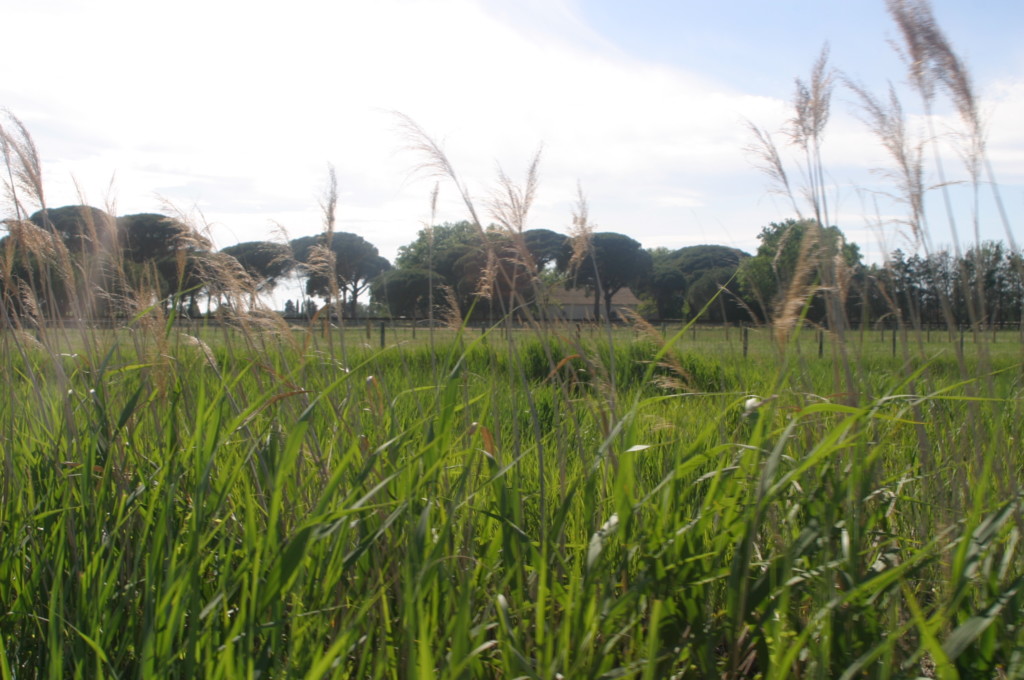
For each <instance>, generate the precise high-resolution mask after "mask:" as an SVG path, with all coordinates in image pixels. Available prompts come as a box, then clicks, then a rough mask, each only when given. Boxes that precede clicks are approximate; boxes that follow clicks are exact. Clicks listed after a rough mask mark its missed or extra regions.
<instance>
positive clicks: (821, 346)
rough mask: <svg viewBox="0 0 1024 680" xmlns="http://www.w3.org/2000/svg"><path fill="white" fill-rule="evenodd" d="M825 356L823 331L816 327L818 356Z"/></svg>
mask: <svg viewBox="0 0 1024 680" xmlns="http://www.w3.org/2000/svg"><path fill="white" fill-rule="evenodd" d="M823 356H825V331H823V330H821V329H820V328H819V329H818V358H819V359H820V358H822V357H823Z"/></svg>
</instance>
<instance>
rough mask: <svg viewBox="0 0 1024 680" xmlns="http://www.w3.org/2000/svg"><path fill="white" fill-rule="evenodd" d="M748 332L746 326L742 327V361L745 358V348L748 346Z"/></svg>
mask: <svg viewBox="0 0 1024 680" xmlns="http://www.w3.org/2000/svg"><path fill="white" fill-rule="evenodd" d="M749 331H750V329H749V328H747V327H746V326H743V358H744V359H746V358H747V348H748V347H749V345H750V336H749Z"/></svg>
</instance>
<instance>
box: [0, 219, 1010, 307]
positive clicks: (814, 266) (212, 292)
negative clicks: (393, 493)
mask: <svg viewBox="0 0 1024 680" xmlns="http://www.w3.org/2000/svg"><path fill="white" fill-rule="evenodd" d="M2 225H3V229H4V231H6V234H4V235H3V237H2V238H0V304H2V305H3V306H4V309H5V311H7V312H9V313H10V314H11V315H12V317H13V318H15V319H29V318H31V319H33V320H34V322H39V321H42V320H46V319H55V318H60V317H68V316H75V317H83V318H87V317H102V316H109V315H124V314H133V313H135V312H136V311H137V310H138V309H139V305H143V306H146V305H152V304H159V305H160V306H162V307H164V308H167V306H169V305H175V306H177V308H178V310H179V311H182V312H183V311H185V310H186V309H188V310H189V311H191V312H193V313H195V312H198V305H197V299H198V298H199V296H201V295H205V296H207V297H208V298H210V299H211V300H212V299H214V298H217V299H219V300H223V301H226V302H229V303H231V304H229V305H228V307H232V308H233V306H234V305H233V300H232V296H234V295H236V294H238V293H242V292H248V293H249V294H250V295H251V296H255V295H256V293H258V292H260V291H267V290H271V289H273V288H274V286H275V285H276V284H277V282H278V281H280V280H281V279H282V278H283V277H285V276H288V275H289V274H290V273H292V272H293V271H296V272H298V273H299V275H300V276H302V277H303V278H304V283H305V289H306V291H307V293H308V294H309V295H313V296H318V297H321V298H323V299H324V300H326V301H328V302H337V303H338V305H339V306H340V308H341V309H343V313H344V314H346V315H348V316H354V315H355V313H356V310H357V306H358V303H359V300H360V299H362V298H363V297H364V294H365V293H367V291H369V293H370V294H371V295H372V297H373V299H374V301H375V302H378V303H380V304H382V305H385V306H386V307H387V308H388V310H389V312H390V313H391V314H393V315H395V316H411V317H423V316H427V315H428V314H429V313H430V311H431V310H430V302H431V300H433V302H434V305H435V308H436V307H439V306H441V305H445V306H447V305H449V304H450V301H451V300H453V299H454V304H455V306H457V307H458V308H459V312H460V313H463V314H472V315H474V317H475V318H478V319H482V318H493V319H496V318H501V317H502V316H504V315H506V314H510V313H511V314H518V313H519V312H520V310H522V309H523V308H524V306H526V307H528V306H529V305H531V304H533V303H534V299H533V297H534V295H535V291H537V289H538V287H539V286H540V285H542V284H541V282H549V283H550V282H551V281H552V280H554V279H556V278H557V277H561V278H560V283H561V282H564V283H565V284H566V285H567V287H570V288H572V287H575V288H581V289H584V290H586V291H587V292H588V293H589V294H592V295H593V302H594V309H595V318H599V317H600V308H601V307H602V304H601V303H602V302H603V303H604V304H603V307H604V310H605V311H604V316H605V317H608V316H609V314H610V312H611V300H612V298H613V296H614V295H615V294H616V293H617V292H618V291H620V290H622V289H623V288H626V287H630V288H632V289H633V291H634V292H635V293H637V294H638V295H640V296H642V297H643V298H644V300H645V305H646V309H647V310H648V312H649V313H650V314H651V315H652V316H656V317H658V318H662V319H672V318H693V317H694V316H696V315H698V314H699V315H700V319H702V320H704V321H709V322H713V323H717V322H736V321H745V320H747V319H751V318H753V319H754V320H764V321H767V322H772V321H777V320H779V319H786V320H787V322H790V321H792V320H793V319H799V318H800V316H801V315H802V314H804V313H806V318H807V319H809V320H811V321H814V322H822V323H825V322H827V323H832V322H834V321H836V320H838V321H840V322H845V320H847V319H851V320H856V321H858V322H861V323H876V322H882V323H897V322H899V323H904V324H947V323H948V324H952V325H958V324H983V325H988V324H999V323H1006V322H1011V323H1012V322H1020V321H1021V317H1022V311H1024V254H1022V253H1021V252H1015V251H1012V250H1010V249H1008V248H1007V246H1006V245H1005V244H1003V243H998V242H983V243H979V244H976V245H975V246H974V247H972V248H970V249H969V250H967V251H966V252H965V253H963V254H962V255H960V256H957V255H953V254H951V253H949V252H947V251H943V250H939V251H936V252H932V253H931V254H927V255H922V254H906V253H904V252H902V251H899V250H897V251H894V252H893V253H892V254H891V256H890V257H889V258H888V260H887V261H886V262H885V263H884V264H874V265H872V266H870V267H865V266H864V265H863V263H862V262H861V256H860V250H859V248H858V247H857V245H856V244H853V243H850V242H848V241H847V240H846V238H845V237H844V235H843V233H842V232H841V231H840V230H839V229H838V228H837V227H834V226H829V227H821V226H819V225H818V224H817V223H816V222H814V221H812V220H795V219H789V220H785V221H783V222H777V223H771V224H769V225H768V226H767V227H764V228H763V229H762V230H761V232H760V234H759V235H758V240H759V241H760V244H759V246H758V248H757V252H756V253H755V254H754V255H753V256H749V255H748V254H746V253H744V252H742V251H740V250H738V249H736V248H729V247H726V246H721V245H699V246H688V247H685V248H679V249H676V250H669V249H666V248H656V249H652V250H644V249H643V248H642V247H641V245H640V244H639V243H638V242H637V241H635V240H634V239H632V238H630V237H629V236H627V235H625V234H620V233H614V232H604V233H597V234H592V235H591V236H590V238H589V240H588V241H587V242H586V243H585V246H586V247H585V248H584V249H583V250H580V251H579V252H578V253H576V254H577V257H576V258H575V259H574V249H573V247H574V245H579V244H573V243H572V242H570V241H569V239H567V238H566V237H565V236H563V235H562V234H559V233H557V232H555V231H552V230H549V229H529V230H525V231H512V230H508V229H503V228H499V227H496V226H493V225H492V226H489V227H486V228H480V227H479V226H478V225H475V224H473V223H470V222H465V221H463V222H454V223H445V224H440V225H436V226H434V227H431V228H429V229H422V230H420V231H419V232H418V233H417V235H416V238H415V239H414V240H413V241H412V242H411V243H409V244H407V245H405V246H403V247H402V248H400V249H399V254H398V258H397V260H396V267H395V268H394V269H392V268H391V265H390V263H389V262H388V261H387V259H385V258H384V257H382V256H381V255H380V254H379V252H378V251H377V248H376V247H375V246H374V245H373V244H371V243H369V242H368V241H367V240H366V239H364V238H362V237H360V236H358V235H356V234H351V233H346V232H335V233H333V234H332V235H331V237H330V241H328V237H327V236H326V235H325V234H319V235H315V236H304V237H301V238H297V239H295V240H293V241H292V242H291V243H290V244H288V245H285V244H280V243H271V242H266V241H249V242H245V243H238V244H236V245H232V246H228V247H226V248H224V249H223V250H221V251H220V252H213V251H212V245H211V243H210V241H209V240H208V239H207V238H205V237H204V236H202V235H201V234H199V233H197V232H196V230H195V229H194V228H193V227H191V226H190V225H188V224H186V223H184V222H182V221H180V220H177V219H175V218H172V217H168V216H166V215H161V214H158V213H138V214H132V215H123V216H121V217H117V218H114V217H112V216H111V215H109V214H107V213H106V212H105V211H103V210H101V209H99V208H95V207H92V206H87V205H69V206H63V207H59V208H50V209H46V210H39V211H37V212H36V213H34V214H32V215H31V216H30V217H29V218H28V219H24V220H18V219H7V220H4V221H3V222H2ZM556 272H557V274H556ZM252 299H253V298H250V300H252ZM310 302H311V301H309V300H307V301H305V302H304V304H303V308H302V309H301V310H300V309H299V308H298V306H297V305H294V304H293V305H292V307H293V311H294V312H298V313H309V312H310V310H311V309H312V308H313V307H314V306H315V305H310V304H309V303H310ZM241 304H243V305H244V304H245V303H244V302H242V303H241ZM250 304H251V303H250ZM434 311H435V312H438V313H439V314H440V312H439V311H438V310H437V309H435V310H434ZM645 313H647V312H645Z"/></svg>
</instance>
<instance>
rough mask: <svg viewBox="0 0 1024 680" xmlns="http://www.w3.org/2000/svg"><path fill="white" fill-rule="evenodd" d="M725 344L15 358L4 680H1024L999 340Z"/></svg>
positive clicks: (2, 621) (1011, 387)
mask: <svg viewBox="0 0 1024 680" xmlns="http://www.w3.org/2000/svg"><path fill="white" fill-rule="evenodd" d="M648 330H652V329H648ZM736 333H737V332H736V331H735V330H734V331H733V337H732V338H731V339H730V340H729V342H730V343H731V344H729V345H726V344H725V343H724V342H722V343H714V342H712V343H703V344H699V343H698V342H697V339H696V338H697V336H694V335H692V333H691V332H690V331H685V330H684V331H683V332H681V333H680V334H679V335H678V336H677V337H676V338H675V339H669V340H666V341H661V340H658V339H657V338H654V337H651V336H650V335H645V334H643V333H637V334H635V335H636V337H618V336H617V337H615V338H614V339H613V344H612V345H609V343H608V341H607V338H606V336H602V335H601V334H599V333H596V334H593V335H587V334H583V335H582V336H579V335H576V334H574V332H573V331H572V329H565V331H564V332H558V331H557V330H545V331H540V332H538V333H536V334H534V335H530V336H528V337H526V336H522V337H521V336H518V335H516V334H514V333H513V334H506V333H502V332H500V331H499V330H493V331H490V332H488V333H486V334H482V333H480V332H479V331H472V332H470V331H466V332H465V333H463V334H461V335H456V334H452V335H450V336H445V337H444V338H441V337H440V336H439V337H437V338H435V341H434V342H433V345H434V347H433V350H431V346H430V343H428V342H427V341H426V339H425V336H427V335H428V334H427V333H426V332H421V334H420V335H421V337H420V338H419V339H418V340H417V341H416V342H415V343H410V344H404V345H397V346H391V347H388V348H386V349H384V350H379V349H376V348H371V347H368V346H367V345H368V344H372V341H365V340H364V342H362V343H358V342H353V341H351V340H348V341H345V342H342V340H341V338H332V339H325V338H324V337H322V336H320V335H319V334H318V333H315V332H296V331H291V332H287V331H285V332H277V333H274V332H269V331H266V330H264V331H261V332H256V331H252V330H250V331H248V332H241V331H237V330H222V329H205V330H202V331H201V332H198V333H197V334H196V335H198V336H199V337H196V335H184V334H182V333H180V332H178V331H177V330H172V329H169V328H166V329H161V328H157V329H155V330H152V331H146V330H142V329H136V330H134V331H129V330H123V331H104V332H75V333H69V334H58V333H56V332H51V333H48V334H39V335H37V336H30V335H26V334H24V333H13V332H11V333H8V334H6V335H4V336H2V338H0V373H2V381H0V384H2V385H3V389H4V390H5V392H6V394H5V395H4V398H3V399H0V438H2V441H3V462H2V465H3V475H2V480H3V481H2V483H0V493H2V499H0V607H2V609H0V678H5V679H6V678H31V677H50V678H64V677H122V678H126V677H166V678H172V677H177V678H195V677H206V678H218V677H223V678H235V677H306V678H321V677H338V678H343V677H357V678H371V677H372V678H478V677H509V678H511V677H535V678H556V677H564V678H597V677H609V678H610V677H632V678H664V677H692V678H710V677H733V678H740V677H764V678H786V677H792V678H853V677H871V678H875V677H878V678H885V677H914V676H919V675H926V676H932V677H944V678H955V677H1024V631H1022V630H1021V626H1020V624H1021V621H1024V616H1022V614H1024V595H1022V593H1021V586H1022V585H1024V560H1022V559H1021V556H1020V545H1019V544H1020V528H1021V525H1022V519H1021V518H1022V513H1021V496H1020V492H1019V488H1020V487H1019V482H1020V479H1021V462H1022V460H1021V446H1020V443H1019V442H1020V441H1021V437H1022V434H1024V433H1022V432H1021V430H1022V423H1024V417H1022V416H1024V409H1022V405H1021V390H1022V385H1021V380H1020V376H1021V370H1020V364H1021V356H1022V354H1021V344H1020V338H1019V336H1011V335H1008V336H1007V337H1006V338H1005V339H1004V338H1002V337H1001V338H999V341H998V342H996V343H992V342H991V338H989V339H987V340H986V339H984V338H983V339H982V344H981V345H973V344H972V343H970V342H969V343H968V344H967V346H966V355H965V357H964V359H963V362H962V363H958V361H957V359H956V358H955V352H954V351H953V348H952V347H951V346H950V345H949V344H946V345H942V344H941V343H939V344H934V343H929V344H928V345H927V346H926V345H924V344H923V343H922V344H920V345H917V344H913V343H908V344H907V345H903V344H901V345H900V351H899V352H898V356H897V357H895V358H894V357H893V356H892V352H891V347H890V343H889V339H888V338H886V337H885V336H880V337H876V336H877V335H878V334H877V333H875V334H870V335H869V336H867V337H866V338H862V341H863V343H862V344H861V345H860V346H859V347H853V344H852V340H851V348H850V350H849V351H850V356H851V357H854V358H851V359H850V360H849V363H848V364H846V363H844V361H843V360H842V356H841V353H840V352H839V349H838V348H837V347H836V346H835V345H834V344H833V343H832V342H830V341H829V342H827V343H826V344H825V345H824V348H823V354H824V356H823V357H822V358H819V357H818V354H817V349H818V347H817V336H816V335H815V334H804V336H803V337H802V338H801V339H800V340H799V341H800V342H801V343H802V348H798V347H797V346H796V343H795V342H794V343H792V344H791V346H790V347H789V348H788V350H786V351H775V350H774V349H771V350H769V351H765V350H764V346H765V345H764V343H760V344H756V347H759V348H761V349H760V350H759V351H753V348H752V351H751V353H750V355H749V356H748V357H747V358H744V357H743V356H742V354H741V353H740V351H739V345H738V344H737V343H738V336H737V334H736ZM328 340H329V341H328ZM933 340H935V339H933ZM933 344H934V346H933ZM716 347H717V350H716ZM846 366H849V368H850V371H849V372H847V371H845V370H844V369H845V367H846ZM851 376H852V380H851ZM964 376H969V379H967V380H964Z"/></svg>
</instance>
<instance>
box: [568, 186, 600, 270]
mask: <svg viewBox="0 0 1024 680" xmlns="http://www.w3.org/2000/svg"><path fill="white" fill-rule="evenodd" d="M593 235H594V228H593V226H592V225H591V224H590V208H589V206H588V205H587V197H586V196H585V195H584V194H583V187H582V186H581V185H580V184H579V182H577V183H576V205H575V207H574V208H573V211H572V227H571V228H570V229H569V244H570V245H571V246H572V257H571V258H569V267H568V269H569V271H571V272H575V271H576V270H577V269H578V268H579V266H580V264H581V263H582V262H583V260H584V259H585V258H586V257H587V254H588V253H589V252H590V246H591V238H592V237H593Z"/></svg>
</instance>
